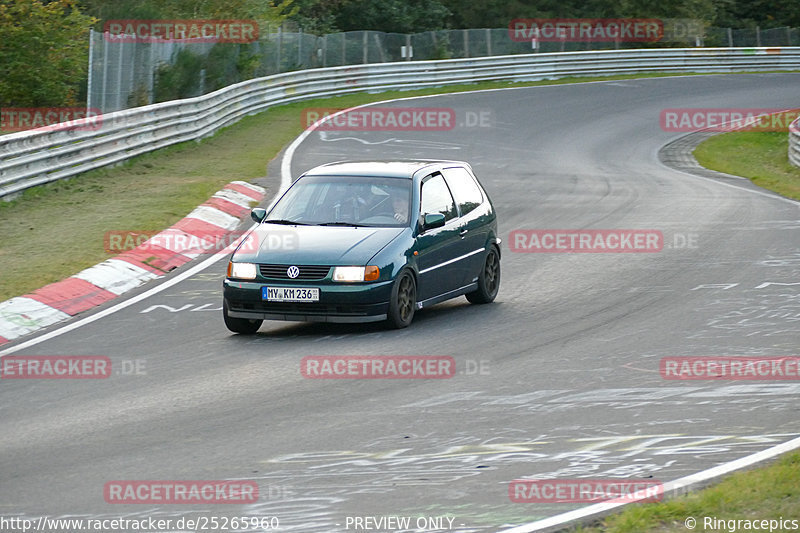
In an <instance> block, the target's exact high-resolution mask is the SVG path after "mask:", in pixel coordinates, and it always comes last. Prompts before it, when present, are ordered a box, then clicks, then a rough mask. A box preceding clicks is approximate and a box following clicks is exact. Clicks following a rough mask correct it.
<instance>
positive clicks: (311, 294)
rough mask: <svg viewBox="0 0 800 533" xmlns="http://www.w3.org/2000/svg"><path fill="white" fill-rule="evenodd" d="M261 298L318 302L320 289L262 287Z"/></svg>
mask: <svg viewBox="0 0 800 533" xmlns="http://www.w3.org/2000/svg"><path fill="white" fill-rule="evenodd" d="M261 299H262V300H267V301H268V302H318V301H319V289H317V288H313V289H307V288H305V287H261Z"/></svg>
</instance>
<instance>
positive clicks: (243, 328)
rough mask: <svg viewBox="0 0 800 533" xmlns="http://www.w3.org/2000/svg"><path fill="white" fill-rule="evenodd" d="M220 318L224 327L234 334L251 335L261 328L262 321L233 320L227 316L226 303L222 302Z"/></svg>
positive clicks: (248, 319)
mask: <svg viewBox="0 0 800 533" xmlns="http://www.w3.org/2000/svg"><path fill="white" fill-rule="evenodd" d="M222 318H223V319H224V320H225V327H227V328H228V329H229V330H231V331H232V332H234V333H241V334H242V335H252V334H253V333H255V332H256V331H258V328H260V327H261V324H262V323H263V322H264V321H263V320H258V319H250V318H235V317H232V316H228V302H227V301H223V302H222Z"/></svg>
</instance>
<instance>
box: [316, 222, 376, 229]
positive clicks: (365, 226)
mask: <svg viewBox="0 0 800 533" xmlns="http://www.w3.org/2000/svg"><path fill="white" fill-rule="evenodd" d="M317 226H352V227H354V228H369V227H371V226H368V225H367V224H356V223H354V222H322V223H320V224H317Z"/></svg>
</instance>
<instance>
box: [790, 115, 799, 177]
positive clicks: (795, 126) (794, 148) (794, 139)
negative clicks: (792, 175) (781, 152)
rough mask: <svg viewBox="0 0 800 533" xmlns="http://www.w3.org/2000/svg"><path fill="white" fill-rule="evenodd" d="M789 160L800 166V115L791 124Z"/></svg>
mask: <svg viewBox="0 0 800 533" xmlns="http://www.w3.org/2000/svg"><path fill="white" fill-rule="evenodd" d="M789 162H790V163H791V164H793V165H794V166H796V167H800V117H798V118H796V119H795V121H794V122H792V123H791V124H789Z"/></svg>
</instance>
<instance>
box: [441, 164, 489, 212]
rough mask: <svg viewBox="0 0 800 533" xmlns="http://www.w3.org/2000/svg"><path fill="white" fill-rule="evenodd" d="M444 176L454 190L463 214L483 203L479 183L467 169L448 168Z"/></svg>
mask: <svg viewBox="0 0 800 533" xmlns="http://www.w3.org/2000/svg"><path fill="white" fill-rule="evenodd" d="M444 176H445V179H446V180H447V184H448V185H449V186H450V190H451V191H453V196H455V198H456V203H457V204H458V208H459V209H460V210H461V216H464V215H466V214H467V213H469V212H470V211H472V210H473V209H475V208H476V207H478V206H479V205H481V203H482V202H483V194H482V193H481V190H480V188H479V187H478V184H477V183H475V180H474V179H473V178H472V176H471V175H470V174H469V172H467V169H465V168H462V167H453V168H446V169H444Z"/></svg>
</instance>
